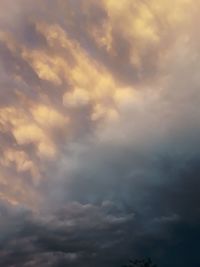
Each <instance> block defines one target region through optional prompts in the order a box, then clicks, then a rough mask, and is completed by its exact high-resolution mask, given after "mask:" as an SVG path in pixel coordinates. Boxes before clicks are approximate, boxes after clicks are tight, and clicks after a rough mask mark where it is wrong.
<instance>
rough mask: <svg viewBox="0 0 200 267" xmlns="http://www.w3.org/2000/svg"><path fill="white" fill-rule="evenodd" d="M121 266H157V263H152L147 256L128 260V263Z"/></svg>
mask: <svg viewBox="0 0 200 267" xmlns="http://www.w3.org/2000/svg"><path fill="white" fill-rule="evenodd" d="M122 267H157V265H156V264H153V262H152V260H151V259H150V258H148V259H143V260H130V261H129V262H128V264H126V265H123V266H122Z"/></svg>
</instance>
